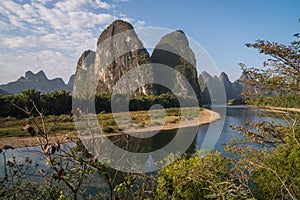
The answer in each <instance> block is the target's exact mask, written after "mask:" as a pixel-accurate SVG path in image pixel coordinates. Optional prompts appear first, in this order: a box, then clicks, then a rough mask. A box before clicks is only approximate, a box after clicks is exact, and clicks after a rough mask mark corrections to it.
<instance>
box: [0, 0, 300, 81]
mask: <svg viewBox="0 0 300 200" xmlns="http://www.w3.org/2000/svg"><path fill="white" fill-rule="evenodd" d="M299 10H300V1H299V0H282V1H277V0H264V1H262V0H226V1H225V0H223V1H222V0H219V1H217V0H210V1H208V0H193V1H192V0H190V1H177V0H111V1H105V0H67V1H57V0H56V1H52V0H13V1H12V0H1V1H0V84H2V83H7V82H9V81H13V80H16V79H17V78H19V77H20V76H22V75H24V73H25V71H27V70H32V71H33V72H38V71H39V70H44V71H45V72H46V74H47V76H48V77H49V78H55V77H62V78H63V79H64V80H65V81H68V78H69V76H70V75H71V74H72V73H74V72H75V67H76V63H77V60H78V58H79V56H80V55H81V53H82V52H83V51H84V50H86V49H93V50H95V48H96V41H97V38H98V37H99V35H100V33H101V31H102V30H103V29H104V28H105V27H106V26H107V25H108V24H110V23H111V22H112V21H114V20H115V19H123V20H127V21H129V22H131V23H132V24H133V26H134V27H149V26H151V27H160V28H168V29H173V30H177V29H181V30H183V31H184V32H185V33H186V34H187V35H188V36H189V37H191V38H192V39H194V40H195V41H197V42H198V43H199V44H200V45H202V47H203V48H204V49H205V50H206V51H207V52H208V53H209V54H210V56H211V57H212V59H213V60H214V62H215V63H216V65H217V67H218V70H219V71H220V72H221V71H225V72H226V73H228V74H229V76H230V78H231V80H234V79H236V78H238V77H239V75H240V67H239V66H238V63H240V62H243V63H245V64H246V65H248V66H257V67H258V66H261V63H262V62H263V60H264V59H265V57H264V56H262V55H259V54H258V52H257V51H256V50H253V49H248V48H246V47H245V46H244V44H245V43H247V42H254V41H255V40H256V39H267V40H270V41H278V42H281V43H284V44H288V43H289V42H290V41H291V40H293V36H292V35H293V34H294V33H297V32H300V22H299V21H298V19H299V18H300V12H299ZM197 62H198V64H199V65H201V61H200V60H198V61H197Z"/></svg>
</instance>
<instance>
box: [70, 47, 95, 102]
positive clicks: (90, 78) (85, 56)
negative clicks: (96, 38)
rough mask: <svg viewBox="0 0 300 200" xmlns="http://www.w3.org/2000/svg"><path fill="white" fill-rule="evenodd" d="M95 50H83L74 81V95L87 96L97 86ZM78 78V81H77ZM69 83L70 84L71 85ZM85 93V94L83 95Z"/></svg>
mask: <svg viewBox="0 0 300 200" xmlns="http://www.w3.org/2000/svg"><path fill="white" fill-rule="evenodd" d="M94 66H95V52H94V51H92V50H87V51H85V52H83V53H82V54H81V56H80V58H79V60H78V62H77V66H76V72H75V75H74V80H71V79H70V81H69V84H70V85H71V84H72V81H73V95H74V96H77V97H78V95H81V96H79V97H80V98H87V97H89V96H91V95H92V94H93V92H94V90H95V87H96V86H97V85H96V83H95V78H94V77H95V71H94V70H95V69H94ZM75 80H76V81H75ZM70 85H69V86H70ZM82 95H83V96H82Z"/></svg>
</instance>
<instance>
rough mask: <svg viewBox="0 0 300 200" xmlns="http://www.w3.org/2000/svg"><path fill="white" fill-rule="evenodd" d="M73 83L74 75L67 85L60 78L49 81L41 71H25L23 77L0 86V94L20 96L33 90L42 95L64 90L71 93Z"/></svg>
mask: <svg viewBox="0 0 300 200" xmlns="http://www.w3.org/2000/svg"><path fill="white" fill-rule="evenodd" d="M73 82H74V75H73V76H71V77H70V80H69V82H68V83H67V84H65V82H64V81H63V80H62V79H61V78H55V79H51V80H49V79H48V78H47V76H46V75H45V73H44V72H43V71H39V72H38V73H36V74H34V73H33V72H31V71H27V72H26V73H25V76H22V77H20V78H19V79H18V80H16V81H13V82H10V83H7V84H3V85H0V93H1V94H6V93H9V94H20V93H21V92H22V91H24V90H29V89H35V90H36V91H38V92H41V93H42V94H45V93H50V92H52V91H60V90H65V91H68V92H71V91H72V88H73Z"/></svg>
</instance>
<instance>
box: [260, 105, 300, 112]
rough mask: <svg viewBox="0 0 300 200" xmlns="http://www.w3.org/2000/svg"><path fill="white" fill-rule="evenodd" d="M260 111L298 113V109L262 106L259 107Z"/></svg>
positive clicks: (299, 109)
mask: <svg viewBox="0 0 300 200" xmlns="http://www.w3.org/2000/svg"><path fill="white" fill-rule="evenodd" d="M260 109H261V110H266V111H271V112H281V113H284V112H299V113H300V108H285V107H275V106H264V107H260Z"/></svg>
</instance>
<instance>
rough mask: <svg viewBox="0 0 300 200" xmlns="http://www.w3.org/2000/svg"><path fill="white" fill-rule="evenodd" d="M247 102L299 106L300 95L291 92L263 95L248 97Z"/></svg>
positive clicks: (290, 106) (289, 106)
mask: <svg viewBox="0 0 300 200" xmlns="http://www.w3.org/2000/svg"><path fill="white" fill-rule="evenodd" d="M247 103H248V104H250V105H255V106H276V107H286V108H299V107H300V95H297V94H290V95H281V96H261V97H258V98H252V99H248V100H247Z"/></svg>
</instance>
